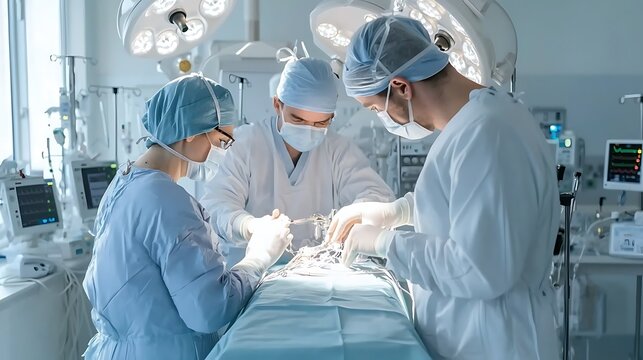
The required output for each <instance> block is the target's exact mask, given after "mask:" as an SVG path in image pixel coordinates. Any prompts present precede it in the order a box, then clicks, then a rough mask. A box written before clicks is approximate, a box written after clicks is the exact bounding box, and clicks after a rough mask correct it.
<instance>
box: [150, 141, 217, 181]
mask: <svg viewBox="0 0 643 360" xmlns="http://www.w3.org/2000/svg"><path fill="white" fill-rule="evenodd" d="M205 136H206V137H207V138H208V141H210V137H209V136H208V134H205ZM149 138H150V139H151V140H152V141H154V142H155V143H156V144H158V145H159V146H160V147H162V148H163V149H165V150H166V151H168V152H169V153H170V154H172V155H174V156H176V157H178V158H179V159H181V160H185V161H186V162H187V163H188V168H187V171H186V172H185V177H187V178H189V179H192V180H194V181H210V180H212V179H213V178H214V175H216V173H217V171H218V170H219V165H220V164H221V163H222V162H223V158H224V156H225V150H223V149H220V148H218V147H216V146H214V145H212V142H210V146H211V148H210V152H209V153H208V157H207V158H206V159H205V161H204V162H202V163H201V162H198V161H194V160H192V159H189V158H188V157H187V156H185V155H183V154H181V153H179V152H178V151H176V150H174V149H172V148H171V147H169V146H168V145H166V144H163V143H162V142H160V141H159V140H158V139H156V138H154V137H153V136H150V137H149Z"/></svg>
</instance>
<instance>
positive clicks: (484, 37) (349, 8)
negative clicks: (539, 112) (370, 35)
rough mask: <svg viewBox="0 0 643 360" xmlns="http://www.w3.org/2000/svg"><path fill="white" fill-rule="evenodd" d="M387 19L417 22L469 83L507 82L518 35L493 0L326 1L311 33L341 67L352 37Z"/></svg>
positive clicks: (316, 13)
mask: <svg viewBox="0 0 643 360" xmlns="http://www.w3.org/2000/svg"><path fill="white" fill-rule="evenodd" d="M393 9H395V10H393ZM390 14H395V15H400V16H408V17H410V18H412V19H415V20H418V21H420V22H421V23H422V25H423V26H424V28H425V29H426V30H427V32H428V33H429V35H430V36H431V38H432V40H433V41H434V43H435V44H436V46H438V48H439V49H440V50H442V51H443V52H446V53H448V54H449V59H450V62H451V64H452V65H453V67H454V68H455V69H456V70H457V71H458V72H460V73H461V74H462V75H464V76H466V77H468V78H469V79H471V80H473V81H475V82H478V83H481V84H484V85H492V84H493V83H496V84H498V85H503V84H506V83H508V82H509V81H510V80H511V78H512V76H513V74H514V69H515V66H516V58H517V40H516V31H515V28H514V26H513V23H512V22H511V19H510V18H509V16H508V15H507V13H506V11H505V10H504V9H503V8H502V7H501V6H500V5H499V4H498V3H497V2H496V1H495V0H406V1H403V0H402V1H401V0H395V1H392V0H326V1H323V2H321V3H320V4H319V5H318V6H317V7H316V8H315V9H314V10H313V11H312V12H311V14H310V28H311V31H312V32H313V39H314V41H315V44H316V45H317V46H318V47H319V48H320V49H321V50H322V51H324V52H325V53H326V54H328V55H329V56H330V57H331V58H332V59H335V60H336V61H343V60H344V58H345V57H346V48H347V46H348V45H349V44H350V38H351V37H352V35H353V34H354V33H355V31H357V29H358V28H359V27H360V26H361V25H363V24H364V23H366V22H369V21H372V20H373V19H375V18H377V17H378V16H382V15H390ZM328 29H333V31H332V32H330V31H328ZM345 39H348V40H349V41H348V42H347V41H346V40H345Z"/></svg>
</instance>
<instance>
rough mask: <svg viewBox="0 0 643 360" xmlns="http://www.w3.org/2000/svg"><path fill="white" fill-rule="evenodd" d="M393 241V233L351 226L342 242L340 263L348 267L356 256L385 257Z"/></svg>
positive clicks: (374, 227)
mask: <svg viewBox="0 0 643 360" xmlns="http://www.w3.org/2000/svg"><path fill="white" fill-rule="evenodd" d="M392 240H393V232H392V231H388V230H386V229H383V228H381V227H377V226H373V225H361V224H357V225H355V226H353V228H352V230H351V231H350V233H349V234H348V237H347V238H346V241H345V242H344V249H343V251H342V263H343V264H344V265H345V266H347V267H349V266H351V264H352V263H353V261H355V258H356V257H357V255H359V254H362V255H367V256H377V257H382V258H383V257H386V251H387V250H388V247H389V245H390V243H391V241H392Z"/></svg>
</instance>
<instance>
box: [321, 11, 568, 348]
mask: <svg viewBox="0 0 643 360" xmlns="http://www.w3.org/2000/svg"><path fill="white" fill-rule="evenodd" d="M343 81H344V85H345V87H346V91H347V93H348V95H349V96H352V97H354V98H355V99H357V100H358V101H359V102H360V103H362V104H363V105H364V106H365V107H367V108H370V109H372V110H373V111H375V112H377V114H378V116H379V117H380V118H381V120H382V122H383V123H384V125H385V126H386V127H387V129H388V130H389V131H390V132H392V133H394V134H397V135H400V136H403V137H405V138H409V139H419V138H422V137H425V136H427V135H429V134H431V132H432V131H433V130H440V131H441V133H440V134H439V136H438V138H437V140H436V141H435V143H434V144H433V146H432V147H431V149H430V151H429V153H428V156H427V159H426V163H425V165H424V168H423V169H422V172H421V173H420V176H419V178H418V181H417V184H416V187H415V192H414V193H409V194H407V195H406V196H404V197H403V198H401V199H398V200H396V201H394V202H392V203H362V204H354V205H350V206H348V207H346V208H343V209H341V210H340V211H339V212H338V213H337V215H336V216H335V218H334V220H333V223H332V224H331V228H330V236H331V241H340V242H343V244H344V250H343V260H344V262H345V264H347V265H350V264H351V263H352V262H353V260H354V259H355V256H356V255H357V254H365V255H376V256H380V257H385V258H387V259H388V262H387V266H388V267H389V268H391V269H392V270H393V271H394V273H395V274H397V275H398V276H399V277H401V278H404V279H406V280H408V281H409V283H410V284H411V292H412V295H413V300H414V303H415V311H416V321H417V323H416V326H417V328H418V331H419V333H420V335H421V337H422V339H423V341H424V343H425V345H426V347H427V349H428V350H429V352H430V353H431V354H432V356H433V357H434V358H435V359H486V360H488V359H494V360H496V359H520V360H525V359H540V360H550V359H557V358H559V354H560V349H559V347H558V341H557V336H556V330H555V325H554V312H553V296H552V289H551V285H550V281H549V278H548V270H549V266H550V264H551V257H552V251H553V247H554V241H555V237H556V231H557V229H558V223H559V203H558V190H557V183H556V174H555V161H554V159H553V156H551V154H550V152H549V150H548V148H547V144H546V142H545V139H544V138H543V136H542V133H541V132H540V131H539V129H538V127H537V123H536V121H535V120H534V118H533V117H532V116H531V114H530V113H529V111H528V110H527V108H526V107H525V106H524V105H523V104H521V103H520V101H518V100H517V99H515V98H514V96H513V95H512V94H508V93H506V92H502V91H499V90H495V89H493V88H485V87H483V86H481V85H480V84H477V83H475V82H473V81H471V80H469V79H467V78H466V77H464V76H462V75H461V74H459V73H458V72H457V71H456V70H455V69H454V68H453V67H452V66H451V65H449V57H448V55H446V54H445V53H442V52H441V51H439V50H438V48H437V47H436V46H435V45H434V44H433V43H432V42H431V40H430V37H429V34H428V33H427V32H426V30H425V29H424V27H423V26H422V24H421V23H420V22H417V21H415V20H412V19H409V18H402V17H392V16H388V17H382V18H379V19H377V20H374V21H372V22H370V23H368V24H366V25H364V26H363V27H362V28H360V29H359V30H358V31H357V32H356V33H355V35H354V37H353V39H352V41H351V45H350V47H349V49H348V53H347V56H346V64H345V68H344V77H343ZM403 224H412V225H414V227H415V231H395V230H390V229H391V228H395V227H398V226H400V225H403Z"/></svg>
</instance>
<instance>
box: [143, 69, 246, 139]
mask: <svg viewBox="0 0 643 360" xmlns="http://www.w3.org/2000/svg"><path fill="white" fill-rule="evenodd" d="M145 105H146V108H147V110H146V112H145V115H143V118H142V122H143V126H144V127H145V129H146V130H147V131H148V132H149V133H150V135H152V137H154V138H155V139H158V141H160V142H162V143H164V144H166V145H170V144H173V143H175V142H178V141H181V140H183V139H186V138H188V137H190V136H194V135H199V134H202V133H205V132H209V131H212V129H214V128H215V127H218V126H228V125H234V124H235V123H236V121H237V119H236V112H235V111H234V102H233V100H232V95H230V91H228V89H226V88H224V87H223V86H221V85H219V84H217V83H216V82H214V81H213V80H210V79H208V78H206V77H204V76H203V75H200V74H190V75H186V76H182V77H180V78H177V79H175V80H173V81H170V82H169V83H167V84H166V85H165V86H163V87H162V88H161V90H159V91H158V92H157V93H156V94H154V96H152V98H151V99H149V100H147V101H146V102H145ZM152 144H154V141H152V140H149V139H148V140H147V142H146V143H145V145H146V146H147V147H148V148H149V147H150V146H152Z"/></svg>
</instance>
